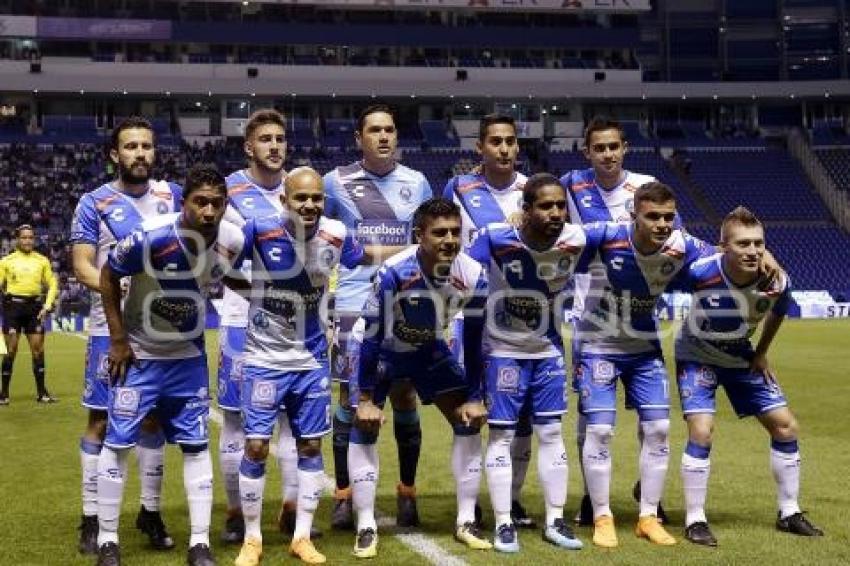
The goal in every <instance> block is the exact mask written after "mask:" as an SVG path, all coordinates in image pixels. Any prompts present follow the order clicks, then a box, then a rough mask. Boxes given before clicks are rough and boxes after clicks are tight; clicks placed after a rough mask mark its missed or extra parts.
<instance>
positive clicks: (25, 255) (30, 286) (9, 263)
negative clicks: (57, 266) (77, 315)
mask: <svg viewBox="0 0 850 566" xmlns="http://www.w3.org/2000/svg"><path fill="white" fill-rule="evenodd" d="M15 236H16V237H17V245H16V249H15V251H13V252H12V253H10V254H9V255H7V256H6V257H4V258H3V259H0V289H1V290H2V292H3V337H4V339H5V342H6V350H7V351H6V355H5V357H4V358H3V372H2V376H3V383H2V388H0V406H2V405H8V404H9V383H10V382H11V381H12V367H13V365H14V363H15V355H16V354H17V353H18V340H19V339H20V335H21V334H25V335H26V337H27V342H29V345H30V353H31V354H32V373H33V376H35V389H36V398H35V400H36V402H38V403H55V402H56V399H54V398H53V397H52V396H51V395H50V393H48V391H47V387H46V386H45V385H44V373H45V372H44V320H45V319H46V318H47V313H49V312H50V310H51V309H52V308H53V303H54V302H55V301H56V295H57V294H58V292H59V285H58V283H57V281H56V276H55V275H54V274H53V269H52V268H51V267H50V261H49V260H48V259H47V258H46V257H44V256H43V255H41V254H40V253H38V252H37V251H35V230H34V229H33V227H32V226H30V225H29V224H22V225H21V226H18V228H17V229H16V230H15ZM45 289H47V293H46V295H45V292H44V291H45Z"/></svg>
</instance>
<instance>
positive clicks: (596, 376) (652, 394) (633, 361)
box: [576, 352, 670, 415]
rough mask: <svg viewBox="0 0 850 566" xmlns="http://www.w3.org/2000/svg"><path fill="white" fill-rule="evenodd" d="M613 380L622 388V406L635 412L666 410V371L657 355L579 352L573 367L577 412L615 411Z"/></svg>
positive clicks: (648, 353)
mask: <svg viewBox="0 0 850 566" xmlns="http://www.w3.org/2000/svg"><path fill="white" fill-rule="evenodd" d="M617 379H620V380H621V381H622V382H623V387H624V388H625V390H626V407H633V408H636V409H638V410H639V411H650V410H669V409H670V391H669V385H668V383H667V370H666V369H665V368H664V359H663V358H662V357H661V355H660V354H657V353H655V352H647V353H642V354H622V355H607V354H590V353H581V354H579V363H578V364H577V367H576V380H577V382H578V387H579V393H580V400H579V411H581V413H582V414H583V415H586V414H588V413H599V412H604V411H608V412H615V411H616V410H617Z"/></svg>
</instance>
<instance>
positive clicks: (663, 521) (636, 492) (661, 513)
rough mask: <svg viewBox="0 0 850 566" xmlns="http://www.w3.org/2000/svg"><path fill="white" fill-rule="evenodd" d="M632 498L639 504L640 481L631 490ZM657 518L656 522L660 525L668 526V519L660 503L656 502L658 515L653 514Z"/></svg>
mask: <svg viewBox="0 0 850 566" xmlns="http://www.w3.org/2000/svg"><path fill="white" fill-rule="evenodd" d="M632 497H634V498H635V501H637V502H638V503H640V480H638V481H636V482H635V486H634V488H632ZM655 516H656V517H657V518H658V522H659V523H661V524H662V525H669V524H670V519H668V518H667V512H666V511H664V507H662V505H661V502H660V501H659V502H658V513H656V514H655Z"/></svg>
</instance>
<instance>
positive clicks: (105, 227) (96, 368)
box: [70, 117, 183, 553]
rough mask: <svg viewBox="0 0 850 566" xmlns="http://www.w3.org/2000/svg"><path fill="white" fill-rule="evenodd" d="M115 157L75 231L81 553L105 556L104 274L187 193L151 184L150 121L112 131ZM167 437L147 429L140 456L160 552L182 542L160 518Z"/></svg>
mask: <svg viewBox="0 0 850 566" xmlns="http://www.w3.org/2000/svg"><path fill="white" fill-rule="evenodd" d="M109 158H110V160H111V161H112V162H113V163H114V164H115V167H116V170H117V174H118V176H117V178H116V179H115V180H114V181H112V182H110V183H107V184H105V185H102V186H100V187H98V188H97V189H95V190H93V191H91V192H89V193H86V194H85V195H83V197H82V198H81V199H80V202H79V204H78V205H77V210H76V212H75V213H74V222H73V224H72V226H71V238H70V241H71V244H72V246H73V247H72V256H73V263H74V274H75V275H76V276H77V279H78V280H79V281H80V282H81V283H83V284H84V285H85V286H86V287H88V288H89V289H91V290H92V306H91V314H90V318H89V338H88V344H87V346H86V369H85V388H84V390H83V396H82V404H83V406H84V407H86V408H87V409H88V410H89V416H88V425H87V426H86V431H85V433H84V434H83V437H82V438H81V439H80V462H81V466H82V496H83V517H82V522H81V525H80V542H79V550H80V552H82V553H95V552H97V460H98V456H99V454H100V451H101V447H102V445H103V437H104V435H105V434H106V409H107V398H108V391H109V383H108V379H109V376H108V373H107V371H106V369H107V368H106V359H107V352H108V350H109V329H108V328H107V325H106V317H105V315H104V312H103V303H102V301H101V297H100V268H101V267H102V266H103V265H104V263H106V257H107V255H108V254H109V251H110V250H111V249H112V248H113V247H114V246H115V243H116V242H118V241H119V240H121V239H123V238H125V237H126V236H128V235H129V234H131V233H132V231H133V230H134V229H135V228H136V227H137V226H138V225H139V224H141V223H142V221H143V220H146V219H150V218H154V217H157V216H160V215H162V214H168V213H171V212H174V211H177V210H180V202H181V201H182V198H183V197H182V192H181V191H182V189H181V188H180V187H179V186H177V185H175V184H173V183H167V182H165V181H155V180H153V179H151V177H150V176H151V169H152V167H153V164H154V160H155V158H156V152H155V146H154V134H153V127H152V126H151V124H150V122H148V121H147V120H145V119H144V118H139V117H132V118H127V119H126V120H124V121H123V122H121V123H120V124H118V125H117V126H116V127H115V129H114V130H113V131H112V137H111V145H110V150H109ZM164 444H165V438H164V437H163V435H162V431H161V430H160V427H159V425H158V424H157V423H156V421H155V420H154V419H148V420H147V421H145V423H144V424H143V426H142V431H141V434H140V437H139V442H138V444H137V445H136V456H137V458H138V461H139V477H140V479H141V498H140V499H141V507H140V509H139V515H138V517H137V518H136V526H137V527H138V528H139V529H141V530H142V531H144V532H145V533H146V534H147V535H148V536H149V537H150V542H151V544H152V545H153V547H154V548H157V549H161V550H164V549H169V548H173V547H174V541H173V540H172V539H171V537H170V536H169V535H168V532H167V531H166V530H165V525H164V524H163V522H162V517H161V516H160V513H159V503H160V494H161V492H162V466H163V452H164Z"/></svg>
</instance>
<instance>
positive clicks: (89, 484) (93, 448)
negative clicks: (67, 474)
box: [80, 438, 103, 517]
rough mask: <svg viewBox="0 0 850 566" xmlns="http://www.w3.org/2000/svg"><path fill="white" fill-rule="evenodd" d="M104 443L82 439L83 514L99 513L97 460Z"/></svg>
mask: <svg viewBox="0 0 850 566" xmlns="http://www.w3.org/2000/svg"><path fill="white" fill-rule="evenodd" d="M102 448H103V445H102V444H100V443H97V442H91V441H89V440H86V439H85V438H83V439H80V472H81V478H82V481H81V487H82V495H83V515H85V516H87V517H93V516H95V515H97V461H98V460H99V459H100V451H101V450H102Z"/></svg>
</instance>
